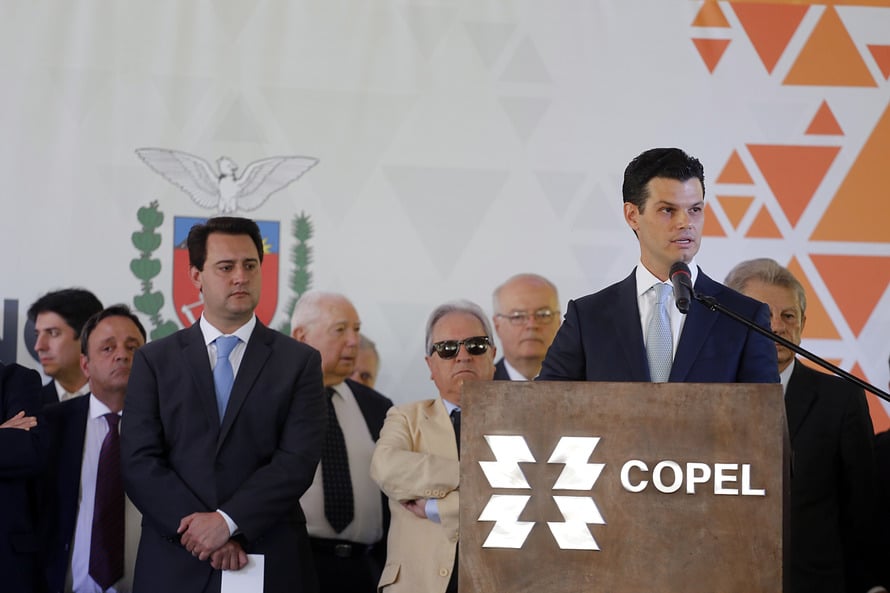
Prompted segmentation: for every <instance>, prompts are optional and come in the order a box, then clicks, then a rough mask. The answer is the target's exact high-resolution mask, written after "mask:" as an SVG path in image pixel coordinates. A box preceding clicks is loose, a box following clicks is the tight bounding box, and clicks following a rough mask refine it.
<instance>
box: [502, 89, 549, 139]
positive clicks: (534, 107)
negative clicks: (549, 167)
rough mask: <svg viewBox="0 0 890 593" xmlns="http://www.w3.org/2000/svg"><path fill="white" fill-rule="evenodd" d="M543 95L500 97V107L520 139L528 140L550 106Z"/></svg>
mask: <svg viewBox="0 0 890 593" xmlns="http://www.w3.org/2000/svg"><path fill="white" fill-rule="evenodd" d="M550 102H551V101H550V99H548V98H544V97H501V108H502V109H503V110H504V112H505V113H506V114H507V117H508V118H509V119H510V122H511V123H512V124H513V128H514V129H515V130H516V133H517V134H518V135H519V137H520V138H521V139H522V140H528V139H529V137H530V136H531V135H532V133H533V132H534V131H535V128H537V127H538V124H539V123H540V122H541V118H543V117H544V114H545V113H546V112H547V109H549V108H550Z"/></svg>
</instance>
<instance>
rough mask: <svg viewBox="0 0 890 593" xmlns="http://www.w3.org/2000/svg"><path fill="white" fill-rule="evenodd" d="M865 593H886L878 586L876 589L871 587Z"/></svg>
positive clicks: (885, 590)
mask: <svg viewBox="0 0 890 593" xmlns="http://www.w3.org/2000/svg"><path fill="white" fill-rule="evenodd" d="M866 593H887V589H885V588H884V587H881V586H880V585H878V586H877V587H872V588H871V589H869V590H868V591H867V592H866Z"/></svg>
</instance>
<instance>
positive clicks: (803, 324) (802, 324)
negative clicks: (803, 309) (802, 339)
mask: <svg viewBox="0 0 890 593" xmlns="http://www.w3.org/2000/svg"><path fill="white" fill-rule="evenodd" d="M806 326H807V314H806V313H801V314H800V333H801V334H802V333H803V330H804V328H805V327H806Z"/></svg>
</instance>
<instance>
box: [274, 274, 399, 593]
mask: <svg viewBox="0 0 890 593" xmlns="http://www.w3.org/2000/svg"><path fill="white" fill-rule="evenodd" d="M291 328H292V332H293V337H294V338H295V339H297V340H298V341H300V342H305V343H306V344H308V345H309V346H312V347H313V348H316V349H317V350H318V351H319V352H321V366H322V372H323V374H324V386H325V388H326V389H327V392H328V406H329V408H328V414H329V416H328V433H327V437H326V440H325V446H324V452H323V453H322V458H321V463H320V464H319V467H318V470H317V471H316V474H315V479H314V481H313V482H312V486H311V487H310V488H309V490H307V491H306V494H304V495H303V497H302V498H301V499H300V504H301V505H302V507H303V510H304V511H305V513H306V521H307V528H308V530H309V538H310V543H311V544H312V553H313V556H314V559H315V568H316V572H317V574H318V579H319V585H320V589H321V591H322V592H323V593H339V592H341V591H349V592H351V593H362V592H367V593H372V592H374V591H376V590H377V581H378V580H379V579H380V574H381V572H382V570H383V563H384V561H385V558H386V555H385V545H384V542H385V541H386V526H387V525H388V523H389V521H388V517H387V516H386V511H387V508H386V501H385V498H384V497H383V494H382V493H381V492H380V490H379V488H378V487H377V485H376V484H375V483H374V482H373V481H372V480H371V477H370V473H369V472H370V467H371V455H372V454H373V452H374V443H375V442H377V439H378V438H379V437H380V429H381V428H382V427H383V421H384V419H385V418H386V411H387V410H388V409H389V408H390V407H391V406H392V402H391V401H390V400H389V399H387V398H386V397H384V396H383V395H381V394H379V393H377V392H376V391H374V390H373V389H371V388H370V387H366V386H364V385H362V384H360V383H357V382H355V381H353V380H352V379H348V378H347V377H349V375H351V374H352V371H353V368H354V367H355V359H356V356H357V354H358V346H359V341H360V334H359V330H360V329H361V322H360V321H359V317H358V313H356V310H355V307H353V306H352V303H351V302H349V299H347V298H346V297H345V296H343V295H341V294H336V293H328V292H320V291H310V292H307V293H304V294H303V295H302V296H301V297H300V300H299V301H297V304H296V306H295V307H294V312H293V316H292V318H291Z"/></svg>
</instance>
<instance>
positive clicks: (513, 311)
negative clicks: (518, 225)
mask: <svg viewBox="0 0 890 593" xmlns="http://www.w3.org/2000/svg"><path fill="white" fill-rule="evenodd" d="M492 301H493V305H494V330H495V331H496V332H497V334H498V339H500V341H501V347H502V348H503V351H504V356H503V357H502V358H501V359H500V360H499V361H498V362H497V363H496V364H495V367H494V368H495V370H494V378H495V380H496V381H531V380H532V379H534V378H535V377H537V376H538V373H540V372H541V363H543V362H544V357H545V356H546V355H547V349H548V348H549V347H550V344H551V343H552V342H553V338H554V337H555V336H556V331H557V330H558V329H559V295H558V294H557V292H556V286H554V285H553V283H552V282H550V281H549V280H547V279H546V278H544V277H543V276H538V275H537V274H517V275H515V276H512V277H510V278H509V279H508V280H507V281H506V282H504V283H503V284H501V285H500V286H498V287H497V288H496V289H495V291H494V294H493V295H492Z"/></svg>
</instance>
